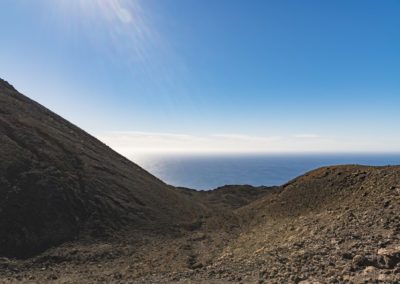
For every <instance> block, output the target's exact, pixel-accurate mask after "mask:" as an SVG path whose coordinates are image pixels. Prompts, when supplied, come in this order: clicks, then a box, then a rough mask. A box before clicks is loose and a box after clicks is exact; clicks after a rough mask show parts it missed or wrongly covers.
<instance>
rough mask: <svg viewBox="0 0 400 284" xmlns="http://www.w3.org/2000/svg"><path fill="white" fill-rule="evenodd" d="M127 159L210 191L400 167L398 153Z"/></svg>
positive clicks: (172, 179)
mask: <svg viewBox="0 0 400 284" xmlns="http://www.w3.org/2000/svg"><path fill="white" fill-rule="evenodd" d="M130 159H131V160H133V161H134V162H136V163H137V164H139V165H140V166H142V167H143V168H145V169H146V170H148V171H149V172H151V173H152V174H154V175H155V176H157V177H158V178H160V179H162V180H163V181H165V182H166V183H168V184H171V185H175V186H184V187H189V188H194V189H213V188H216V187H218V186H222V185H225V184H251V185H255V186H256V185H267V186H270V185H281V184H283V183H285V182H287V181H289V180H291V179H292V178H295V177H297V176H299V175H301V174H304V173H305V172H307V171H309V170H312V169H315V168H317V167H321V166H328V165H338V164H362V165H375V166H382V165H400V154H392V155H389V154H384V155H382V154H379V155H378V154H374V155H371V154H368V155H362V154H357V155H349V154H346V155H344V154H343V155H315V154H313V155H249V156H243V155H240V156H226V155H225V156H216V155H208V156H204V155H203V156H200V155H185V156H183V155H175V156H174V155H147V156H133V157H132V156H131V157H130Z"/></svg>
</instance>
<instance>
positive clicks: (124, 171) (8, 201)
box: [0, 80, 202, 257]
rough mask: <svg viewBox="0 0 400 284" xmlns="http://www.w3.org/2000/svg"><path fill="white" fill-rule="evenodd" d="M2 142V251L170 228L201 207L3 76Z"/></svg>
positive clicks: (15, 253)
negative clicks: (123, 230)
mask: <svg viewBox="0 0 400 284" xmlns="http://www.w3.org/2000/svg"><path fill="white" fill-rule="evenodd" d="M0 145H1V147H0V159H1V163H0V212H1V218H0V235H1V237H0V256H18V257H24V256H29V255H31V254H34V253H37V252H39V251H42V250H44V249H46V248H48V247H50V246H52V245H55V244H59V243H62V242H64V241H69V240H74V239H76V238H78V237H85V236H89V237H102V236H105V235H108V234H110V233H112V232H113V231H114V230H115V229H121V228H127V229H132V228H133V229H135V230H138V229H139V230H143V231H145V230H153V231H154V230H165V229H171V228H173V226H174V225H175V224H178V223H190V222H192V221H193V220H194V219H195V218H197V216H198V214H200V213H201V211H202V209H201V208H200V207H198V206H197V205H195V204H192V203H191V202H190V200H187V199H186V198H185V197H184V196H182V195H180V194H179V193H178V192H177V190H175V189H174V188H172V187H170V186H168V185H166V184H164V183H163V182H162V181H160V180H158V179H157V178H155V177H154V176H152V175H150V174H149V173H147V172H146V171H144V170H143V169H142V168H140V167H138V166H137V165H135V164H134V163H132V162H130V161H129V160H127V159H125V158H124V157H122V156H120V155H119V154H117V153H116V152H114V151H112V150H111V149H110V148H108V147H107V146H106V145H104V144H103V143H101V142H100V141H98V140H97V139H95V138H93V137H92V136H90V135H89V134H87V133H85V132H84V131H82V130H81V129H79V128H78V127H76V126H74V125H72V124H71V123H69V122H68V121H66V120H64V119H63V118H61V117H59V116H58V115H56V114H54V113H53V112H51V111H49V110H48V109H46V108H45V107H43V106H41V105H39V104H38V103H36V102H34V101H32V100H30V99H28V98H27V97H25V96H23V95H21V94H20V93H18V92H17V91H16V90H15V89H14V88H13V87H12V86H11V85H10V84H8V83H7V82H5V81H3V80H0ZM127 226H128V227H127Z"/></svg>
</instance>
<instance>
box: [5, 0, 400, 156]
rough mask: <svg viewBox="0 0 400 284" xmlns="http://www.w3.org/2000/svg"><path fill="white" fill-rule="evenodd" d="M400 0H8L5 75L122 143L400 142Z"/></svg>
mask: <svg viewBox="0 0 400 284" xmlns="http://www.w3.org/2000/svg"><path fill="white" fill-rule="evenodd" d="M399 15H400V2H399V1H397V0H392V1H391V0H384V1H370V0H343V1H340V0H336V1H319V0H312V1H311V0H302V1H298V0H290V1H289V0H279V1H268V0H259V1H257V0H252V1H245V0H240V1H239V0H225V1H223V0H220V1H215V0H202V1H199V0H157V1H156V0H146V1H140V0H138V1H134V0H131V1H128V0H109V1H106V0H59V1H54V0H36V1H28V0H3V1H2V9H1V10H0V34H1V45H0V77H2V78H4V79H6V80H8V81H10V83H12V84H14V85H15V86H16V87H17V89H19V90H20V91H21V92H23V93H25V94H26V95H28V96H30V97H31V98H33V99H35V100H37V101H39V102H40V103H42V104H44V105H46V106H47V107H49V108H50V109H52V110H53V111H55V112H57V113H59V114H60V115H62V116H64V117H66V118H67V119H69V120H70V121H72V122H73V123H75V124H77V125H79V126H81V127H82V128H83V129H85V130H86V131H88V132H89V133H91V134H93V135H95V136H96V137H98V138H100V139H101V140H103V141H104V142H106V143H107V144H109V145H110V146H112V147H113V148H115V149H116V150H118V151H120V152H122V153H124V154H130V153H133V154H134V153H136V152H139V151H149V152H153V151H187V152H192V151H205V152H207V151H212V152H221V151H228V152H229V151H232V152H238V151H240V152H248V151H250V152H308V151H322V152H355V151H367V152H400V132H399V131H397V130H398V129H399V125H400V113H399V106H400V29H399V27H400V17H399Z"/></svg>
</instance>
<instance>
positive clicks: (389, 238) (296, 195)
mask: <svg viewBox="0 0 400 284" xmlns="http://www.w3.org/2000/svg"><path fill="white" fill-rule="evenodd" d="M0 145H1V147H0V157H1V162H0V282H1V283H16V282H21V283H99V282H100V283H102V282H106V283H109V282H112V283H302V284H306V283H399V282H400V167H398V166H386V167H370V166H361V165H340V166H330V167H324V168H319V169H316V170H313V171H311V172H308V173H306V174H304V175H303V176H300V177H298V178H295V179H294V180H291V181H289V182H288V183H286V184H284V185H282V186H275V187H253V186H250V185H227V186H222V187H220V188H217V189H215V190H212V191H196V190H193V189H187V188H176V187H173V186H170V185H168V184H165V183H164V182H163V181H161V180H159V179H158V178H156V177H154V176H153V175H151V174H150V173H148V172H146V171H145V170H144V169H142V168H141V167H139V166H138V165H136V164H134V163H133V162H131V161H130V160H128V159H126V158H125V157H123V156H121V155H120V154H118V153H116V152H115V151H113V150H112V149H111V148H109V147H108V146H107V145H105V144H103V143H102V142H100V141H99V140H97V139H96V138H94V137H92V136H91V135H89V134H88V133H86V132H84V131H83V130H81V129H80V128H79V127H77V126H75V125H73V124H71V123H69V122H68V121H66V120H65V119H63V118H62V117H60V116H58V115H57V114H55V113H53V112H51V111H50V110H48V109H47V108H45V107H44V106H42V105H40V104H38V103H36V102H34V101H32V100H31V99H29V98H28V97H26V96H24V95H22V94H20V93H19V92H18V91H17V90H16V89H15V88H14V87H13V86H12V85H10V84H9V83H7V82H6V81H4V80H0Z"/></svg>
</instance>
